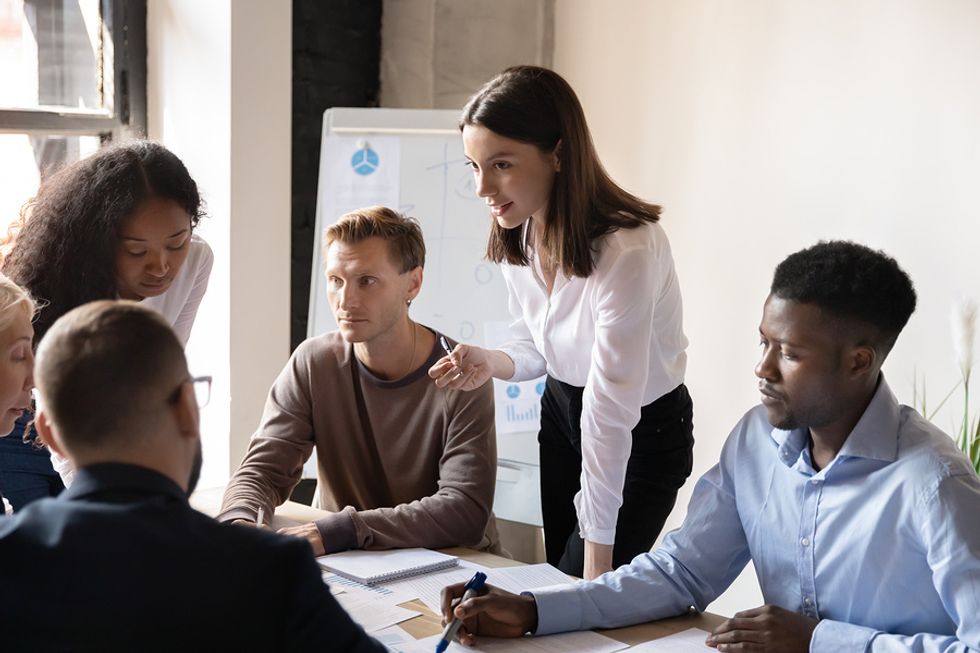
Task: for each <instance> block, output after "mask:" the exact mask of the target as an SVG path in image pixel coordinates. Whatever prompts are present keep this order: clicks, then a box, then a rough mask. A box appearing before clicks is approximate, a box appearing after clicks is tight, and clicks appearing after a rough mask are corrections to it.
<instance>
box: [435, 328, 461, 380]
mask: <svg viewBox="0 0 980 653" xmlns="http://www.w3.org/2000/svg"><path fill="white" fill-rule="evenodd" d="M439 344H440V345H442V349H443V350H444V351H445V352H446V356H449V362H450V363H452V364H453V368H454V369H455V370H456V376H455V377H454V378H459V376H460V375H461V374H462V373H463V370H461V369H460V368H459V366H458V365H457V364H456V361H454V360H453V348H452V347H450V346H449V341H448V340H446V336H444V335H440V336H439Z"/></svg>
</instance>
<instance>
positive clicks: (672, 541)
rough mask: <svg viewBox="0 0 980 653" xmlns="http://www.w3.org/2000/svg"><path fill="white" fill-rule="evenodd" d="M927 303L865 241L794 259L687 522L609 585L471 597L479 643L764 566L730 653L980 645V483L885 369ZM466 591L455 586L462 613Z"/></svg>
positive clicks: (696, 598)
mask: <svg viewBox="0 0 980 653" xmlns="http://www.w3.org/2000/svg"><path fill="white" fill-rule="evenodd" d="M915 300H916V298H915V291H914V290H913V288H912V283H911V281H910V280H909V278H908V276H907V275H906V274H905V273H904V272H903V271H902V270H901V269H900V268H899V267H898V264H897V263H896V262H895V261H894V260H893V259H891V258H889V257H887V256H885V255H884V254H882V253H880V252H875V251H872V250H870V249H868V248H866V247H863V246H861V245H856V244H854V243H847V242H840V241H837V242H828V243H820V244H818V245H815V246H813V247H811V248H808V249H805V250H802V251H800V252H797V253H795V254H793V255H791V256H790V257H789V258H787V259H786V260H785V261H783V262H782V263H781V264H780V265H779V266H778V267H777V269H776V273H775V276H774V279H773V284H772V288H771V293H770V295H769V297H768V299H767V300H766V304H765V308H764V310H763V316H762V323H761V326H760V328H759V333H760V337H761V346H762V358H761V360H760V361H759V364H758V365H757V366H756V370H755V372H756V375H757V376H758V377H759V390H760V392H761V394H762V404H761V405H760V406H756V407H755V408H753V409H752V410H750V411H749V412H748V413H747V414H746V415H745V417H743V418H742V420H741V421H740V422H739V423H738V424H737V425H736V427H735V429H734V430H733V431H732V433H731V435H730V436H729V438H728V440H727V441H726V443H725V445H724V448H723V449H722V454H721V460H720V462H719V463H718V464H717V465H715V467H713V468H712V469H711V470H710V471H708V473H707V474H705V475H704V476H703V477H702V478H701V479H700V480H699V481H698V483H697V486H696V487H695V489H694V495H693V497H692V499H691V503H690V506H689V507H688V514H687V518H686V519H685V520H684V524H683V525H682V526H681V528H680V529H678V530H676V531H674V532H672V533H670V534H669V535H668V536H667V537H666V538H665V540H664V543H663V545H662V546H661V547H660V548H659V549H657V550H655V551H653V552H651V553H646V554H643V555H640V556H637V557H636V558H635V559H634V560H633V562H632V563H631V564H629V565H626V566H623V567H620V568H619V569H617V570H615V571H612V572H609V573H607V574H604V575H603V576H601V577H599V578H598V579H596V580H595V581H592V582H579V583H577V584H574V585H564V586H556V587H551V588H545V589H537V590H534V592H533V593H525V594H524V595H521V596H515V595H513V594H508V593H506V592H502V591H501V590H497V589H491V590H490V591H489V593H487V594H485V595H483V596H480V597H476V598H473V599H470V600H467V601H464V602H463V603H461V604H460V605H459V606H457V607H456V609H455V615H456V616H459V617H461V618H464V619H465V629H464V631H463V634H462V639H463V641H464V642H465V643H470V642H472V641H473V636H474V635H475V634H487V635H496V636H519V635H522V634H524V633H526V632H534V633H535V634H545V633H554V632H560V631H567V630H581V629H587V628H599V627H601V628H613V627H618V626H625V625H628V624H635V623H640V622H644V621H650V620H654V619H661V618H664V617H669V616H673V615H677V614H681V613H684V612H686V611H688V610H689V609H690V607H692V606H693V608H695V609H697V610H704V609H705V608H706V607H707V605H708V604H709V603H711V601H713V600H714V599H715V598H716V597H717V596H718V595H720V594H721V593H722V592H724V591H725V589H726V588H727V587H728V586H729V585H730V584H731V582H732V581H733V580H734V579H735V578H736V576H738V574H739V572H740V571H741V570H742V569H743V568H744V567H745V565H746V563H747V562H748V561H749V560H752V561H753V563H754V564H755V568H756V571H757V573H758V577H759V582H760V584H761V586H762V593H763V596H764V597H765V601H766V605H765V606H762V607H760V608H756V609H753V610H747V611H745V612H741V613H739V614H737V615H735V617H734V618H732V619H729V620H728V621H726V622H725V623H723V624H722V625H721V626H719V627H718V628H717V629H716V630H715V631H714V633H712V635H711V636H710V637H709V638H708V642H707V643H708V644H709V645H711V646H715V647H717V648H718V650H719V651H779V652H780V653H793V652H795V651H820V652H823V651H826V652H832V651H833V652H837V651H875V652H877V651H915V652H918V651H921V652H933V651H935V652H938V651H944V652H953V651H980V480H978V478H977V476H976V473H975V472H974V470H973V468H972V467H971V465H970V463H969V461H968V460H967V459H966V457H965V456H963V455H962V454H961V453H960V452H959V451H958V450H957V449H956V447H955V446H954V444H953V442H952V440H951V438H949V436H947V435H946V434H944V433H943V432H942V431H940V430H939V429H938V428H936V427H935V426H933V425H932V424H931V423H929V422H928V421H926V420H925V419H923V418H922V417H921V416H920V415H919V414H918V413H916V412H915V411H914V410H913V409H911V408H909V407H908V406H902V405H900V404H899V403H898V402H897V400H896V399H895V396H894V395H893V394H892V392H891V390H890V389H889V387H888V384H887V383H886V382H885V379H884V377H883V376H882V374H881V371H880V369H881V364H882V362H883V361H884V359H885V356H887V354H888V352H889V351H890V350H891V348H892V346H893V345H894V343H895V339H896V338H897V337H898V334H899V333H900V332H901V330H902V328H903V327H904V326H905V324H906V322H907V321H908V318H909V317H910V316H911V314H912V312H913V311H914V309H915ZM461 593H462V592H461V590H460V588H459V587H457V586H453V587H450V588H447V590H446V591H445V592H444V596H443V610H444V613H445V615H446V616H449V613H450V610H451V608H450V601H451V600H452V599H453V598H454V597H457V596H459V595H460V594H461Z"/></svg>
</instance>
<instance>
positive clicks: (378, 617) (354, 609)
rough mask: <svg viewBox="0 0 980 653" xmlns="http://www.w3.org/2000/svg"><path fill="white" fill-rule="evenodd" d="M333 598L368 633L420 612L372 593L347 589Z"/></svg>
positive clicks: (397, 622) (405, 619) (415, 615)
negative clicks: (392, 603) (394, 603)
mask: <svg viewBox="0 0 980 653" xmlns="http://www.w3.org/2000/svg"><path fill="white" fill-rule="evenodd" d="M335 598H336V599H337V602H338V603H340V605H341V607H343V608H344V610H346V611H347V614H349V615H350V617H351V619H353V620H354V621H356V622H357V623H359V624H360V625H361V627H362V628H364V630H366V631H368V632H369V633H370V632H372V631H375V630H380V629H382V628H388V627H389V626H393V625H395V624H399V623H401V622H403V621H407V620H408V619H411V618H412V617H417V616H418V615H420V614H422V613H421V612H416V611H415V610H406V609H405V608H400V607H398V606H397V605H391V604H390V603H388V602H387V601H386V600H385V598H384V597H383V596H378V595H373V594H368V595H367V596H364V595H362V594H361V593H359V592H358V593H354V592H351V591H348V592H344V593H343V594H340V595H338V596H336V597H335Z"/></svg>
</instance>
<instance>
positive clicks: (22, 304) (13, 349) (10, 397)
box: [0, 274, 35, 437]
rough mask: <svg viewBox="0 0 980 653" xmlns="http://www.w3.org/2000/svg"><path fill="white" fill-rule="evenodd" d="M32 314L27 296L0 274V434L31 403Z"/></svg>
mask: <svg viewBox="0 0 980 653" xmlns="http://www.w3.org/2000/svg"><path fill="white" fill-rule="evenodd" d="M34 313H35V305H34V300H33V299H31V296H30V295H28V294H27V292H25V291H24V289H23V288H21V287H20V286H18V285H17V284H15V283H14V282H13V281H11V280H10V279H8V278H7V277H6V276H4V275H3V274H0V437H4V436H6V435H7V434H8V433H10V431H12V430H13V428H14V422H15V421H16V420H17V418H18V417H20V415H21V414H22V413H23V412H24V411H25V410H26V409H27V408H28V407H29V406H30V403H31V389H32V388H33V387H34V352H33V350H32V347H31V342H32V341H33V339H34V327H33V325H32V324H31V322H32V320H33V319H34Z"/></svg>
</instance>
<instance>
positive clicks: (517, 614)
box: [442, 583, 538, 646]
mask: <svg viewBox="0 0 980 653" xmlns="http://www.w3.org/2000/svg"><path fill="white" fill-rule="evenodd" d="M465 585H466V584H465V583H457V584H455V585H449V586H448V587H445V588H443V590H442V623H443V625H445V624H447V623H449V622H450V621H452V620H453V619H454V618H457V617H458V618H459V619H462V620H463V625H462V627H461V628H460V629H459V632H458V633H457V634H458V635H459V641H460V642H461V643H462V644H465V645H466V646H472V645H473V642H474V635H487V636H490V637H522V636H523V635H524V634H525V633H527V632H530V631H533V630H534V629H536V628H537V627H538V608H537V605H536V604H535V603H534V599H533V598H532V597H530V596H519V595H517V594H511V593H510V592H507V591H504V590H502V589H500V588H498V587H494V586H493V585H484V586H483V591H482V592H481V594H480V596H474V597H473V598H471V599H467V600H466V601H462V602H460V603H458V604H457V601H459V599H460V598H461V597H462V596H463V592H465V591H466V590H465Z"/></svg>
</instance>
